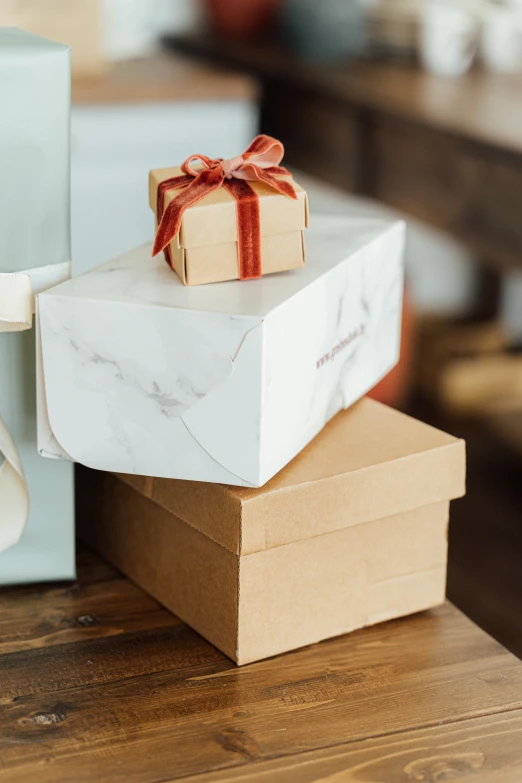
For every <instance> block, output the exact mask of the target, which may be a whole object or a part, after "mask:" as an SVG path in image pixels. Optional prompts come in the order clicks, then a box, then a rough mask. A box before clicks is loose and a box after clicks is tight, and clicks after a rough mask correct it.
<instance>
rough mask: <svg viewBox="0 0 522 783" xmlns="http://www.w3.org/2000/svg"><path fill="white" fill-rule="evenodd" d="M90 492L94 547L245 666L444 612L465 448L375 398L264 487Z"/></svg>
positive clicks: (126, 484) (132, 481) (86, 496)
mask: <svg viewBox="0 0 522 783" xmlns="http://www.w3.org/2000/svg"><path fill="white" fill-rule="evenodd" d="M79 482H80V483H79V493H80V497H81V499H82V502H81V506H82V511H81V517H80V521H79V529H80V534H81V536H82V537H83V538H84V539H85V540H86V541H87V542H88V543H89V544H90V545H91V546H94V547H95V548H96V549H98V551H99V552H100V553H101V554H102V555H103V556H104V557H106V558H107V559H108V560H110V561H111V562H112V563H113V564H114V565H115V566H116V567H117V568H119V569H120V570H122V571H123V572H124V573H125V574H127V575H128V576H129V577H130V578H131V579H133V580H134V581H135V582H136V583H137V584H138V585H140V586H141V587H142V588H143V589H145V590H146V591H147V592H149V593H150V594H151V595H152V596H154V598H156V599H157V600H158V601H160V602H161V603H163V604H164V605H165V606H166V607H168V608H169V609H170V610H171V611H172V612H173V613H175V614H176V615H178V616H179V617H180V618H181V619H182V620H184V621H185V622H186V623H188V624H189V625H191V626H192V627H193V628H194V629H195V630H197V631H198V632H199V633H200V634H202V635H203V636H204V637H206V638H207V639H208V640H209V641H210V642H212V643H213V644H214V645H215V646H216V647H218V648H219V649H221V650H222V651H223V652H224V653H225V654H226V655H228V656H229V657H230V658H232V659H233V660H234V661H235V662H236V663H238V664H245V663H250V662H252V661H257V660H260V659H262V658H266V657H269V656H272V655H276V654H279V653H283V652H285V651H287V650H291V649H294V648H298V647H301V646H304V645H307V644H311V643H314V642H318V641H320V640H322V639H326V638H328V637H332V636H337V635H340V634H343V633H346V632H348V631H352V630H355V629H356V628H361V627H363V626H367V625H372V624H375V623H379V622H382V621H384V620H390V619H392V618H396V617H401V616H404V615H407V614H411V613H413V612H418V611H421V610H426V609H429V608H431V607H434V606H437V605H438V604H441V603H442V602H443V601H444V597H445V585H446V555H447V532H448V519H449V501H450V499H453V498H456V497H460V496H461V495H462V494H463V493H464V485H465V445H464V442H463V441H461V440H458V439H456V438H453V437H451V436H449V435H446V434H445V433H443V432H440V431H438V430H436V429H433V428H432V427H429V426H427V425H425V424H421V423H419V422H417V421H415V420H414V419H411V418H410V417H408V416H405V415H404V414H401V413H398V412H396V411H393V410H392V409H390V408H387V407H385V406H384V405H382V404H380V403H378V402H375V401H372V400H370V399H364V400H361V402H359V403H358V404H357V405H356V406H354V407H353V408H351V409H350V410H349V411H345V412H343V413H340V414H339V415H338V416H336V417H335V419H333V420H332V421H331V422H330V423H329V424H328V425H327V427H326V428H325V429H324V430H323V432H322V433H321V434H320V435H318V437H317V438H316V439H315V440H314V441H313V442H312V443H311V444H310V445H309V446H308V447H307V448H306V449H305V450H304V451H303V452H302V453H301V454H300V455H299V456H298V457H296V458H295V460H293V461H292V462H291V463H290V464H289V465H288V466H287V467H286V468H285V469H284V470H283V471H282V472H281V473H280V474H279V475H278V476H276V477H275V478H274V479H272V480H271V481H270V482H269V483H268V484H267V485H266V486H265V487H263V488H262V489H242V488H236V487H230V486H223V485H216V484H199V483H192V482H186V481H168V480H162V479H150V478H140V477H137V476H128V475H127V476H125V475H121V476H119V477H116V476H114V475H110V474H103V473H99V472H95V471H84V472H81V473H80V478H79Z"/></svg>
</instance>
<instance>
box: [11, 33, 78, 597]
mask: <svg viewBox="0 0 522 783" xmlns="http://www.w3.org/2000/svg"><path fill="white" fill-rule="evenodd" d="M0 106H1V109H0V111H1V115H2V116H1V119H0V584H15V583H22V582H41V581H46V580H52V579H70V578H72V577H74V575H75V560H74V498H73V467H72V465H69V464H67V463H64V462H61V463H60V462H50V461H48V460H42V459H41V458H40V457H39V456H38V452H37V443H36V440H37V438H36V399H35V388H36V369H35V333H34V331H33V329H32V326H33V312H34V294H37V293H38V292H39V291H43V290H45V289H46V288H50V287H51V286H53V285H56V284H57V283H60V282H62V281H63V280H66V279H67V278H68V277H69V276H70V240H69V234H70V229H69V122H70V119H69V114H70V56H69V49H68V48H67V47H66V46H62V45H61V44H56V43H53V42H52V41H47V40H46V39H44V38H40V37H38V36H35V35H30V34H28V33H25V32H23V31H22V30H18V29H16V28H3V29H2V28H0Z"/></svg>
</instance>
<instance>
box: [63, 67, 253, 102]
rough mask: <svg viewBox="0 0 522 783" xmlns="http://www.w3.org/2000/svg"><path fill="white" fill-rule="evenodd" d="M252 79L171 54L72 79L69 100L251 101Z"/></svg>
mask: <svg viewBox="0 0 522 783" xmlns="http://www.w3.org/2000/svg"><path fill="white" fill-rule="evenodd" d="M257 98H258V86H257V83H256V81H255V79H253V78H251V77H249V76H242V75H240V74H238V73H231V72H227V71H225V70H221V69H219V68H216V67H209V66H205V65H200V64H198V63H195V62H194V61H193V60H190V59H187V58H185V57H180V56H179V55H178V56H175V55H167V54H165V55H162V56H158V57H154V58H149V59H143V60H130V61H126V62H121V63H116V64H115V65H113V66H112V67H111V68H110V69H109V70H108V71H107V72H106V73H104V74H103V75H101V76H99V77H95V78H81V79H74V80H73V85H72V101H73V104H75V105H85V104H129V103H132V104H136V103H155V102H156V103H158V102H168V101H227V100H229V101H255V100H257Z"/></svg>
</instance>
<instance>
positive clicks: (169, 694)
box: [0, 552, 522, 783]
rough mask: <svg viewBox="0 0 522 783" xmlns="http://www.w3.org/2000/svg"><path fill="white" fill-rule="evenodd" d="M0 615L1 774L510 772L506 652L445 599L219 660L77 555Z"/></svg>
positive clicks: (518, 723) (521, 673)
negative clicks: (63, 574)
mask: <svg viewBox="0 0 522 783" xmlns="http://www.w3.org/2000/svg"><path fill="white" fill-rule="evenodd" d="M0 622H1V626H0V671H1V680H0V781H2V783H3V781H6V783H7V782H8V783H18V782H20V783H21V782H22V781H24V783H25V782H26V781H28V780H38V781H43V783H46V781H53V783H54V782H56V783H66V782H67V783H71V781H74V782H75V783H87V782H88V781H97V782H98V781H99V782H100V783H105V781H107V782H109V781H110V783H113V782H114V783H124V781H125V783H159V782H160V781H163V782H165V781H174V780H179V779H186V778H188V779H189V780H190V779H193V780H194V781H205V780H209V781H217V780H224V781H227V780H230V781H233V780H238V781H240V780H245V781H247V780H254V781H257V780H259V781H265V780H266V781H276V783H277V781H319V780H320V781H323V780H324V781H330V783H331V781H337V780H339V781H341V780H354V781H360V782H361V783H364V782H366V783H378V782H379V781H381V780H382V781H383V783H389V781H392V780H393V781H394V783H395V781H397V783H402V781H404V783H406V782H407V781H426V783H427V782H428V781H436V783H439V781H441V780H457V781H458V780H460V779H464V778H465V779H466V783H467V781H468V778H470V779H471V780H472V781H473V783H477V782H478V783H486V781H487V783H490V782H491V783H504V781H506V783H507V782H509V781H515V780H517V778H516V775H520V771H521V768H522V742H520V739H521V737H522V734H521V732H522V665H521V664H520V663H519V662H518V661H517V660H516V659H515V658H514V657H513V656H511V655H510V654H509V653H508V652H507V651H505V650H504V649H503V648H502V647H501V646H500V645H499V644H497V643H496V642H495V641H494V640H493V639H491V638H490V637H488V636H487V635H486V634H484V633H483V632H482V631H480V630H479V629H478V628H477V627H476V626H474V625H473V624H472V623H471V622H470V621H469V620H466V619H465V618H464V617H463V615H461V614H460V613H459V612H458V611H457V610H455V609H454V608H453V607H451V606H449V605H447V606H445V607H443V608H442V609H440V610H437V611H435V612H431V613H425V614H421V615H417V616H414V617H412V618H409V619H404V620H398V621H395V622H392V623H387V624H383V625H380V626H375V627H373V628H370V629H366V630H364V631H361V632H357V633H354V634H350V635H348V636H345V637H340V638H338V639H334V640H331V641H330V642H326V643H324V644H319V645H315V646H312V647H308V648H305V649H303V650H300V651H298V652H295V653H291V654H288V655H285V656H282V657H280V658H277V659H272V660H269V661H264V662H261V663H258V664H254V665H251V666H247V667H245V668H243V669H237V668H236V667H235V666H234V664H232V663H231V662H230V661H229V660H228V659H227V658H225V656H223V655H222V654H221V653H219V652H218V651H217V650H216V649H215V648H213V647H212V646H211V645H210V644H208V643H207V642H206V641H204V640H203V639H201V638H200V637H199V636H198V635H197V634H195V633H194V632H193V631H191V630H190V629H189V628H187V627H186V626H184V625H183V624H182V623H181V622H180V621H179V620H177V619H176V618H175V617H172V616H171V615H170V614H169V613H168V612H166V611H165V610H163V609H162V608H161V607H159V606H158V605H157V604H156V603H155V602H154V601H153V600H152V599H151V598H149V597H148V596H146V595H145V594H144V593H142V592H141V591H140V590H139V589H138V588H137V587H135V586H134V585H132V584H131V583H129V582H128V581H127V580H125V579H124V578H122V577H120V576H119V575H118V574H117V573H116V572H114V571H113V569H111V568H110V567H107V566H105V565H104V564H103V563H101V561H98V560H97V559H96V558H95V557H94V556H93V555H90V554H87V553H85V552H82V554H81V564H80V580H79V583H78V584H77V585H61V586H50V587H48V588H42V587H33V588H18V589H8V590H4V591H2V592H0ZM519 780H520V778H519V779H518V780H517V783H519Z"/></svg>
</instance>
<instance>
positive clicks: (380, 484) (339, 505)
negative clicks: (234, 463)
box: [120, 398, 465, 555]
mask: <svg viewBox="0 0 522 783" xmlns="http://www.w3.org/2000/svg"><path fill="white" fill-rule="evenodd" d="M120 478H122V479H123V480H124V481H126V482H127V483H128V484H130V485H131V486H134V487H135V488H136V489H138V490H139V491H140V492H141V493H142V494H144V495H146V496H147V497H150V498H151V499H152V500H154V501H155V502H157V503H158V504H160V505H161V506H163V507H164V508H166V509H168V510H169V511H171V512H172V513H173V514H175V515H176V516H177V517H180V518H181V519H183V520H184V521H185V522H187V523H188V524H190V525H192V526H193V527H195V528H197V529H198V530H200V531H201V532H203V533H205V535H207V536H209V537H210V538H212V539H213V540H215V541H217V542H218V543H219V544H221V545H222V546H224V547H226V548H227V549H229V550H230V551H232V552H234V553H236V554H242V555H246V554H251V553H253V552H259V551H263V550H266V549H271V548H273V547H277V546H282V545H284V544H288V543H291V542H293V541H299V540H302V539H306V538H312V537H314V536H319V535H323V534H325V533H329V532H332V531H334V530H341V529H343V528H346V527H350V526H352V525H359V524H362V523H364V522H370V521H374V520H377V519H381V518H383V517H387V516H391V515H394V514H399V513H402V512H405V511H409V510H412V509H415V508H420V507H421V506H426V505H429V504H431V503H437V502H441V501H444V500H452V499H454V498H457V497H461V496H462V495H463V494H464V492H465V443H464V441H462V440H459V439H458V438H454V437H452V436H451V435H447V434H446V433H444V432H441V431H440V430H437V429H435V428H434V427H431V426H429V425H427V424H423V423H421V422H419V421H416V420H415V419H412V418H411V417H409V416H406V415H405V414H403V413H399V412H397V411H394V410H392V409H391V408H388V407H386V406H385V405H382V404H380V403H378V402H375V401H373V400H370V399H369V398H366V399H363V400H361V402H359V403H358V404H357V405H355V406H354V407H353V408H350V409H349V410H347V411H343V412H342V413H339V414H338V415H337V416H336V417H335V418H334V419H332V421H331V422H330V423H329V424H328V425H327V426H326V427H325V429H324V430H323V431H322V432H321V433H320V434H319V435H318V436H317V437H316V438H315V439H314V440H313V441H312V442H311V443H310V444H309V445H308V446H307V447H306V448H305V449H304V451H303V452H301V454H299V455H298V456H297V457H296V458H295V459H294V460H293V461H292V462H291V463H290V464H289V465H287V467H286V468H284V469H283V470H282V471H281V472H280V473H278V474H277V476H275V477H274V478H273V479H271V480H270V481H269V482H268V483H267V484H265V486H264V487H261V488H259V489H250V488H243V487H231V486H226V485H223V484H208V483H194V482H190V481H179V480H172V479H153V478H145V477H140V476H127V475H120Z"/></svg>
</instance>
